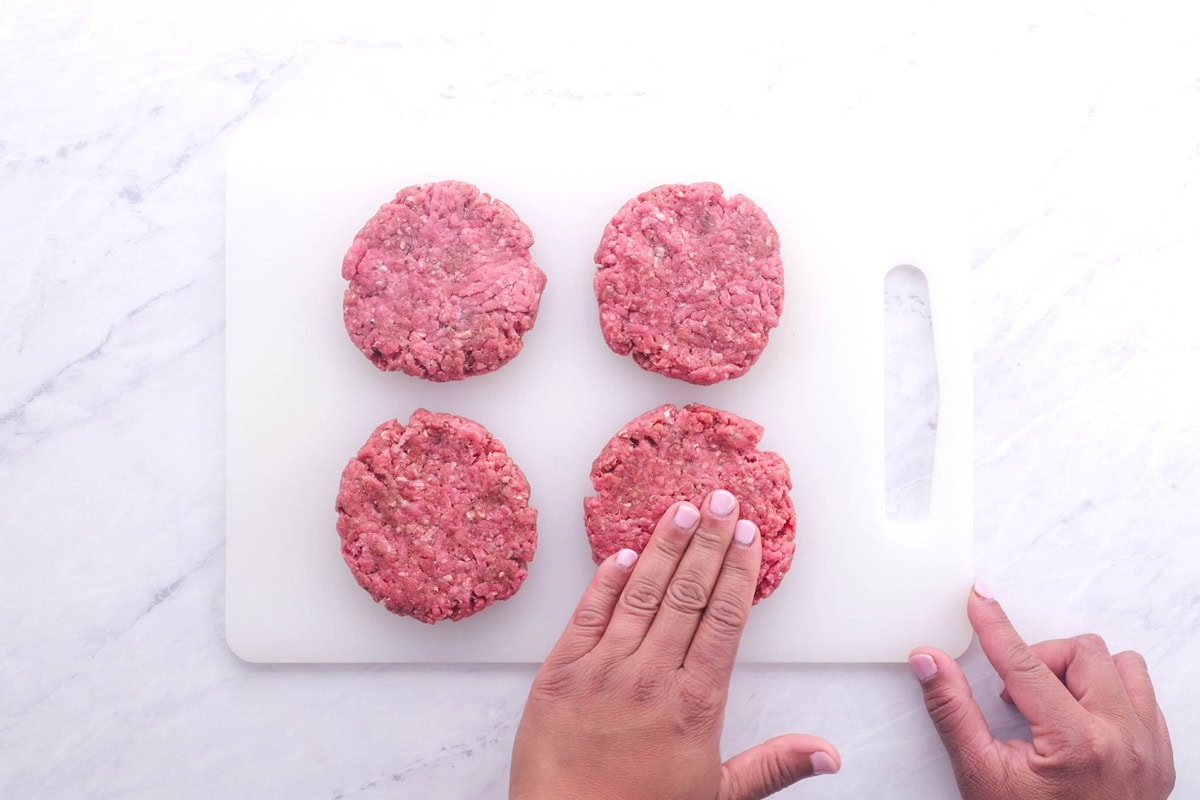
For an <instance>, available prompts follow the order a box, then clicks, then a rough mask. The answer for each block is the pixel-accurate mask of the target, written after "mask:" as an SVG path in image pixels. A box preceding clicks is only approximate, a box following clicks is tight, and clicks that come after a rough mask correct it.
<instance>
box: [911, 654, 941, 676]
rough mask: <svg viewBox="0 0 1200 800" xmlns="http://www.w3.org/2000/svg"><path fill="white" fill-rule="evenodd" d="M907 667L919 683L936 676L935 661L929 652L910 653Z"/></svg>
mask: <svg viewBox="0 0 1200 800" xmlns="http://www.w3.org/2000/svg"><path fill="white" fill-rule="evenodd" d="M908 668H909V669H911V670H912V673H913V675H914V676H916V678H917V680H918V681H919V682H920V683H929V682H930V681H931V680H933V679H934V678H936V677H937V674H938V664H937V661H936V660H935V659H934V657H933V656H931V655H930V654H929V653H912V654H911V655H909V657H908Z"/></svg>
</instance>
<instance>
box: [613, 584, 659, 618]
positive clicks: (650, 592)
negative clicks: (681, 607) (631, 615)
mask: <svg viewBox="0 0 1200 800" xmlns="http://www.w3.org/2000/svg"><path fill="white" fill-rule="evenodd" d="M621 603H622V604H623V605H624V606H625V607H626V608H628V609H630V610H632V611H635V612H638V613H641V614H653V613H655V612H656V611H658V607H659V606H660V605H661V604H662V590H661V589H659V588H658V587H657V586H655V585H654V584H653V583H650V582H649V581H646V580H639V581H635V582H634V583H632V584H630V585H629V586H628V587H626V589H625V591H624V593H622V595H621Z"/></svg>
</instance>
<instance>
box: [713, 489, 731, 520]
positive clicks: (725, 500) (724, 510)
mask: <svg viewBox="0 0 1200 800" xmlns="http://www.w3.org/2000/svg"><path fill="white" fill-rule="evenodd" d="M737 506H738V501H737V498H736V497H734V496H733V493H732V492H730V491H727V490H725V489H717V490H716V491H715V492H713V493H712V494H710V495H709V496H708V510H709V512H710V513H711V514H713V515H714V516H717V517H722V518H723V517H728V516H730V515H731V514H733V512H734V511H736V510H737Z"/></svg>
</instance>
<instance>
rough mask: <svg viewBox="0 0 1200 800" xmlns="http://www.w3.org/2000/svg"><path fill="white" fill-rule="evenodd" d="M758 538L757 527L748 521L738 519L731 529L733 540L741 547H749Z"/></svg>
mask: <svg viewBox="0 0 1200 800" xmlns="http://www.w3.org/2000/svg"><path fill="white" fill-rule="evenodd" d="M757 536H758V526H757V525H755V524H754V523H753V522H751V521H750V520H748V519H740V520H738V523H737V525H736V526H734V529H733V540H734V541H735V542H737V543H738V544H740V545H741V546H742V547H750V546H751V545H753V544H754V540H755V538H756V537H757Z"/></svg>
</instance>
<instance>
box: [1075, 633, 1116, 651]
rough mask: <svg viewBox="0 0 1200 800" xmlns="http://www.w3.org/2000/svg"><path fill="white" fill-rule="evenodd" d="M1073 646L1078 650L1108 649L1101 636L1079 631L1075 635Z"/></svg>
mask: <svg viewBox="0 0 1200 800" xmlns="http://www.w3.org/2000/svg"><path fill="white" fill-rule="evenodd" d="M1075 647H1076V648H1078V649H1079V650H1082V651H1086V652H1092V653H1099V652H1107V651H1108V644H1107V643H1105V641H1104V638H1103V637H1102V636H1100V635H1099V634H1096V633H1081V634H1080V635H1078V636H1076V637H1075Z"/></svg>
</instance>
